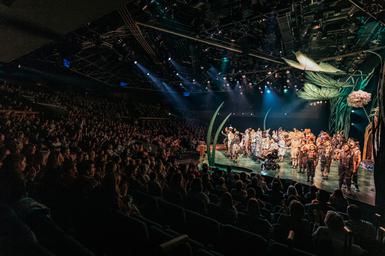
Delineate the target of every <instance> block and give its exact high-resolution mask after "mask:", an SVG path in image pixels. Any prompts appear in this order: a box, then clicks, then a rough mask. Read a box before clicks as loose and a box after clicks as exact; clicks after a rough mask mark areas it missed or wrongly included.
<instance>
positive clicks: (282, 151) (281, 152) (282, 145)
mask: <svg viewBox="0 0 385 256" xmlns="http://www.w3.org/2000/svg"><path fill="white" fill-rule="evenodd" d="M286 150H287V147H286V140H285V137H283V135H280V137H279V141H278V157H279V161H280V162H283V160H284V158H285V155H286Z"/></svg>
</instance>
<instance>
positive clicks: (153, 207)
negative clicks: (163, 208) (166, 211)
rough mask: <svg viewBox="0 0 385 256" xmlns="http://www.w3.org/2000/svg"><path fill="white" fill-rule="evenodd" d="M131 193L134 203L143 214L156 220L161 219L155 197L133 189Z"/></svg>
mask: <svg viewBox="0 0 385 256" xmlns="http://www.w3.org/2000/svg"><path fill="white" fill-rule="evenodd" d="M133 195H134V198H135V204H136V205H137V206H138V208H139V209H140V212H141V214H142V215H143V216H145V217H147V218H149V219H151V220H155V221H156V222H160V221H161V219H160V212H159V205H158V198H157V197H154V196H151V195H149V194H146V193H143V192H140V191H135V192H134V193H133Z"/></svg>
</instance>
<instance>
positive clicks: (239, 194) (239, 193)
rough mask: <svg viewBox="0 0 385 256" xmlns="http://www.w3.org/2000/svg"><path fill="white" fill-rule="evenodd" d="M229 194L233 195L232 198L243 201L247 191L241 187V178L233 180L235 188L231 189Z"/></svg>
mask: <svg viewBox="0 0 385 256" xmlns="http://www.w3.org/2000/svg"><path fill="white" fill-rule="evenodd" d="M231 195H232V196H233V198H234V200H236V201H238V202H244V201H245V200H246V198H247V192H246V190H245V189H244V187H243V182H242V180H237V182H235V188H233V189H232V190H231Z"/></svg>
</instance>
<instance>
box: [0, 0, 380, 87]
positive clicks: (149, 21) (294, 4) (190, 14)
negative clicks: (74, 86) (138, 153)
mask: <svg viewBox="0 0 385 256" xmlns="http://www.w3.org/2000/svg"><path fill="white" fill-rule="evenodd" d="M363 3H365V5H364V4H363ZM12 8H13V7H12V6H11V7H10V9H12ZM384 9H385V5H384V3H383V1H382V0H362V2H360V1H359V0H355V1H351V0H292V1H289V0H287V1H278V0H235V1H229V0H210V1H208V0H206V1H203V0H190V1H189V0H135V1H128V2H127V4H126V5H125V6H124V7H121V8H120V9H118V10H115V11H113V12H111V13H109V14H107V15H106V16H103V17H101V18H100V19H98V20H96V21H94V22H91V23H83V25H82V26H81V27H80V28H78V29H76V30H74V31H72V32H70V33H68V34H66V35H65V36H64V37H63V38H61V39H60V40H55V41H54V42H51V43H49V44H47V45H45V46H43V47H41V48H40V49H38V50H35V51H33V52H31V53H30V54H27V55H25V56H24V57H22V58H20V59H18V60H17V61H15V62H14V63H16V62H17V63H22V64H23V65H34V66H35V67H36V65H40V66H45V65H47V64H48V65H56V66H58V67H62V66H63V59H67V60H69V62H70V67H69V68H70V70H71V71H73V72H75V73H77V74H81V75H83V76H86V77H90V78H92V79H94V80H97V81H101V82H103V83H105V84H109V85H113V86H117V85H119V83H120V82H127V83H128V86H129V87H139V88H148V89H156V88H154V86H153V85H152V84H151V83H150V82H149V81H148V79H147V77H146V74H144V73H143V72H140V70H139V69H138V67H137V65H135V64H134V61H138V62H139V63H140V64H141V65H143V66H145V67H146V68H147V69H148V70H149V72H151V73H152V74H154V76H156V77H158V78H160V79H161V80H162V81H166V82H167V83H170V84H173V86H175V88H178V89H179V90H181V91H184V90H189V91H191V92H192V93H194V92H202V91H206V90H215V91H223V86H224V85H227V84H229V86H233V84H234V83H235V82H236V81H240V82H241V84H242V86H245V87H250V88H253V87H259V86H261V84H262V83H263V82H270V83H271V84H272V86H275V87H277V88H281V89H282V88H284V87H285V88H286V87H294V86H296V85H298V86H300V84H301V72H298V71H295V70H292V69H289V68H288V67H287V66H286V65H284V64H283V63H282V59H281V57H286V58H290V59H293V58H294V55H293V52H295V51H298V50H300V51H302V52H304V53H306V54H308V55H309V56H312V57H313V58H314V59H315V60H326V61H328V62H329V63H331V64H333V65H336V66H338V67H339V68H340V69H343V70H346V71H348V72H351V71H353V70H354V69H357V68H358V67H359V65H360V63H361V62H362V61H363V60H365V58H367V56H366V55H365V54H364V53H362V51H363V50H366V49H381V48H382V47H384V45H385V27H384V25H383V23H384V22H385V12H384ZM0 10H1V9H0ZM34 31H35V32H38V31H36V30H34ZM169 58H171V59H172V60H173V62H174V63H176V64H177V65H178V66H179V67H178V68H179V70H177V69H176V68H175V66H174V65H172V63H171V61H169ZM177 72H178V73H179V76H177V75H176V73H177ZM181 77H183V79H184V80H185V81H183V79H181ZM224 78H225V81H224ZM218 81H221V82H218ZM180 83H188V85H185V86H184V87H183V88H181V87H180V86H179V84H180Z"/></svg>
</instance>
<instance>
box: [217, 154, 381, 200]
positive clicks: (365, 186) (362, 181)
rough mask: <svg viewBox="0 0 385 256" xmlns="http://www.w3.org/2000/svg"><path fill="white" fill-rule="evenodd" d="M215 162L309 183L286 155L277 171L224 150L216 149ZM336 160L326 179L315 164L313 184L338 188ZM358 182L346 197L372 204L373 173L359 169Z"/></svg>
mask: <svg viewBox="0 0 385 256" xmlns="http://www.w3.org/2000/svg"><path fill="white" fill-rule="evenodd" d="M215 163H217V164H220V165H229V166H233V167H238V168H246V169H248V170H250V171H252V172H255V173H260V174H262V175H267V176H272V177H274V176H277V175H279V176H280V177H281V178H283V179H291V180H294V181H297V182H300V183H303V184H307V185H309V182H307V176H306V174H299V173H298V172H297V171H298V170H297V169H292V168H291V166H290V163H289V159H288V158H287V157H286V159H285V161H284V162H281V163H280V166H281V168H280V169H279V170H278V171H261V165H260V164H259V163H257V162H255V161H253V160H252V159H250V158H247V157H243V156H240V157H239V159H238V161H237V163H234V162H233V161H231V160H230V159H228V158H227V157H226V156H225V153H224V151H219V150H218V151H216V157H215ZM337 164H338V163H337V162H336V161H333V163H332V166H331V171H330V174H329V179H328V180H322V178H321V173H320V170H319V168H320V166H319V165H318V166H317V169H316V175H315V178H314V184H315V185H316V186H317V188H320V189H323V190H326V191H329V192H333V191H334V190H335V189H336V188H338V169H337ZM358 183H359V187H360V192H354V189H353V185H352V191H353V192H352V195H347V197H348V198H351V199H354V200H358V201H360V202H363V203H366V204H369V205H372V206H374V200H375V191H374V178H373V173H372V172H369V171H365V170H360V173H359V177H358Z"/></svg>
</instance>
